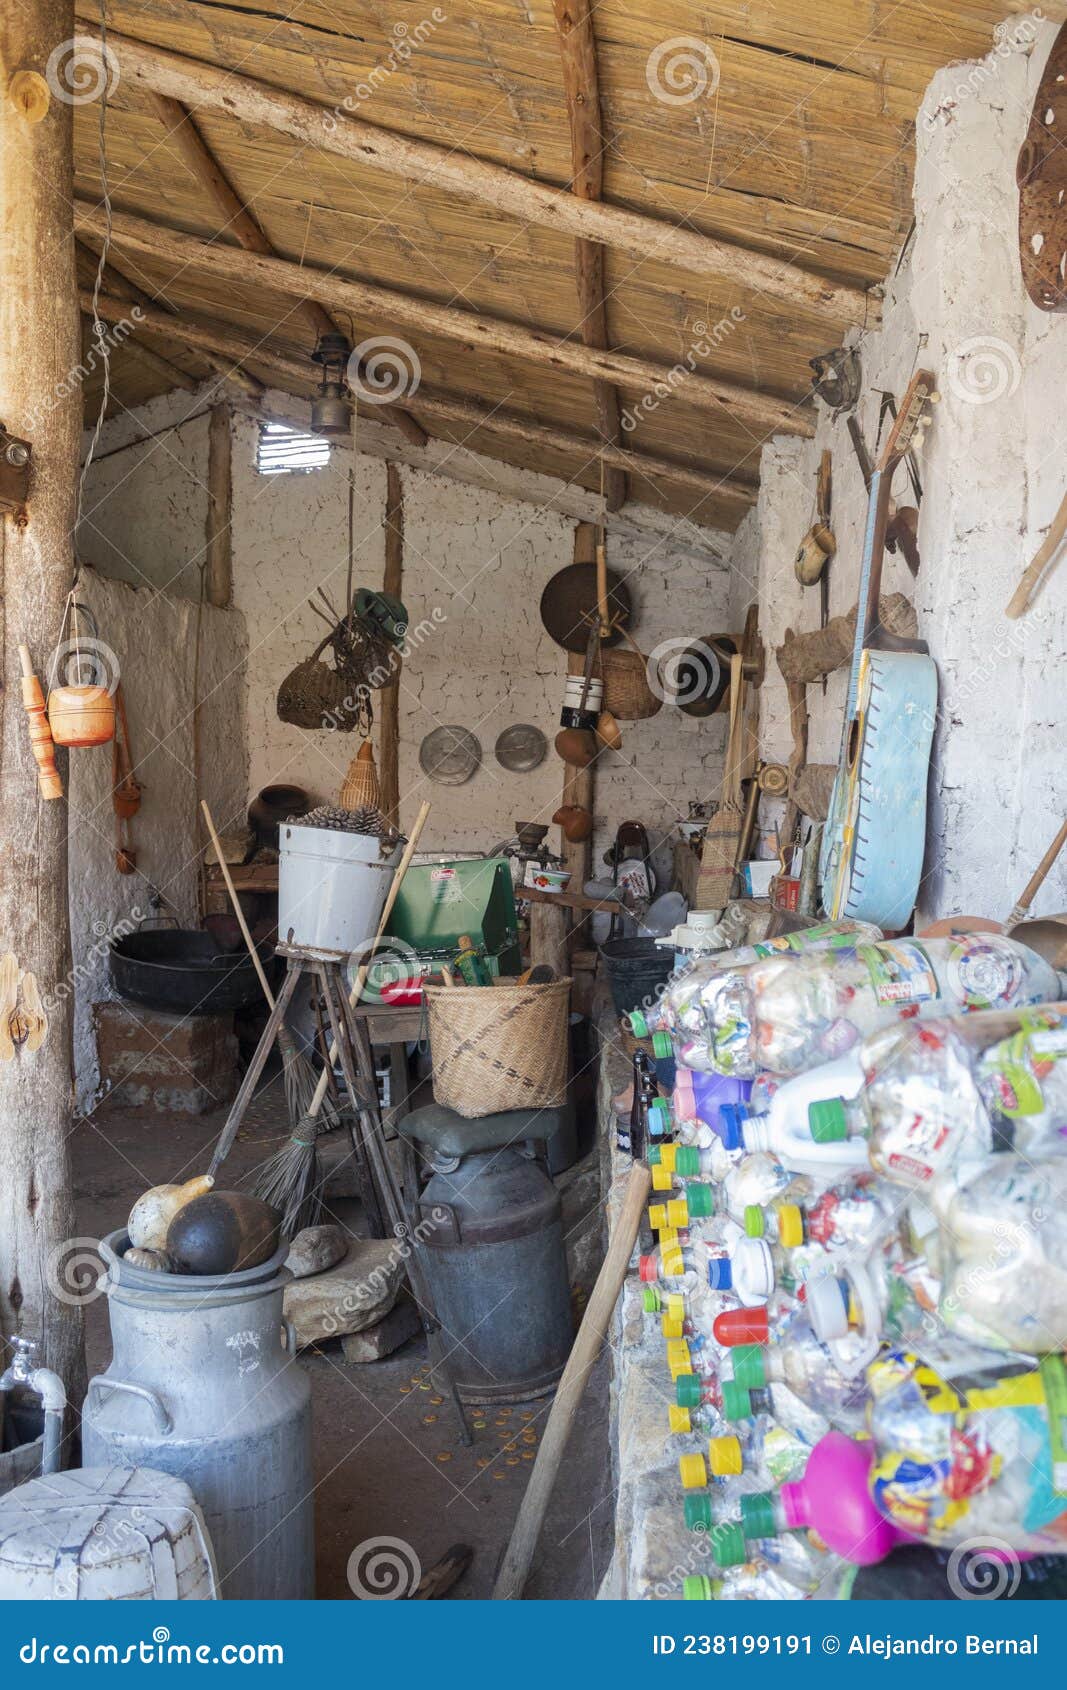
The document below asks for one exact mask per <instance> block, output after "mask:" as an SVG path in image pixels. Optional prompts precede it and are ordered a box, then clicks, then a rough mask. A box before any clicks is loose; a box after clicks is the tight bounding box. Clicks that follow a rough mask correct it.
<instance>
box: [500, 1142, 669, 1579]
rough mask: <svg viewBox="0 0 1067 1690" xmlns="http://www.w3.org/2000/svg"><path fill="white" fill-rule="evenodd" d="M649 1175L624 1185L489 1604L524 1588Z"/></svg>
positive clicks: (642, 1170) (639, 1173)
mask: <svg viewBox="0 0 1067 1690" xmlns="http://www.w3.org/2000/svg"><path fill="white" fill-rule="evenodd" d="M651 1183H652V1176H651V1174H650V1173H649V1171H648V1169H647V1168H646V1167H645V1166H644V1164H643V1163H638V1164H637V1165H635V1167H634V1168H633V1170H632V1171H631V1173H630V1178H629V1180H628V1181H627V1183H626V1195H625V1197H624V1199H623V1205H622V1208H621V1210H620V1211H619V1216H618V1219H617V1221H616V1224H615V1232H614V1235H613V1237H612V1240H611V1244H610V1245H609V1247H608V1253H607V1255H606V1256H605V1257H604V1260H603V1263H602V1264H601V1268H600V1272H599V1273H598V1274H597V1281H596V1284H595V1285H594V1286H593V1294H592V1296H591V1297H590V1299H589V1302H588V1303H587V1304H586V1310H585V1315H584V1316H583V1319H582V1324H581V1326H580V1327H579V1328H578V1336H577V1338H576V1339H575V1341H574V1348H573V1349H572V1350H571V1353H570V1355H569V1357H568V1358H567V1365H566V1367H565V1368H564V1369H563V1377H562V1379H561V1380H560V1382H559V1388H558V1389H557V1391H556V1400H555V1402H554V1403H553V1404H552V1407H551V1409H550V1410H549V1415H548V1419H547V1421H546V1422H545V1430H544V1434H543V1436H542V1438H541V1447H540V1449H539V1450H538V1451H537V1460H536V1461H535V1462H534V1465H533V1472H532V1473H531V1474H530V1482H529V1484H528V1485H527V1487H526V1494H525V1496H524V1497H523V1499H522V1502H521V1504H520V1506H519V1514H518V1518H517V1519H516V1521H515V1527H514V1530H513V1531H512V1534H511V1541H510V1542H509V1544H508V1546H507V1549H506V1550H505V1552H504V1560H503V1562H502V1564H501V1568H500V1573H499V1575H498V1577H497V1581H496V1584H495V1586H494V1587H493V1601H494V1602H511V1601H518V1600H519V1598H521V1596H522V1593H523V1590H524V1589H525V1587H526V1580H527V1578H528V1577H529V1573H530V1565H531V1563H532V1561H533V1557H534V1550H535V1549H536V1548H537V1540H538V1538H539V1537H540V1535H541V1527H542V1525H543V1524H544V1518H545V1513H546V1511H547V1509H548V1503H549V1498H550V1497H551V1495H552V1487H553V1485H554V1484H555V1482H556V1474H557V1473H558V1472H559V1464H560V1462H561V1461H562V1459H563V1452H564V1450H565V1449H566V1447H567V1443H568V1440H569V1438H570V1435H571V1427H572V1426H573V1424H574V1416H575V1414H576V1413H577V1412H578V1404H579V1403H580V1402H581V1400H582V1395H583V1393H584V1391H585V1387H586V1385H587V1384H588V1382H589V1375H590V1373H591V1372H592V1370H593V1364H594V1363H595V1361H596V1359H597V1356H598V1355H599V1353H600V1346H601V1344H602V1343H603V1342H604V1338H605V1335H606V1333H607V1330H608V1323H609V1321H610V1320H611V1316H612V1313H613V1312H614V1309H615V1304H616V1303H617V1302H618V1299H619V1292H620V1291H621V1290H622V1284H623V1280H624V1279H625V1278H626V1272H627V1269H628V1268H629V1266H630V1257H631V1256H632V1255H633V1248H634V1244H635V1243H636V1241H637V1233H638V1229H639V1227H640V1225H641V1216H642V1214H643V1213H644V1207H645V1199H646V1198H647V1196H648V1193H649V1188H650V1186H651Z"/></svg>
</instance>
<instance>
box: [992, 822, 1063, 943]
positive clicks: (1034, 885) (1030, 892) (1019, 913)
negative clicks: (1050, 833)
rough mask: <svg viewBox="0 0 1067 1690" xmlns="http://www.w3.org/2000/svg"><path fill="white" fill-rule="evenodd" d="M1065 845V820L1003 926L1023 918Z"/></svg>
mask: <svg viewBox="0 0 1067 1690" xmlns="http://www.w3.org/2000/svg"><path fill="white" fill-rule="evenodd" d="M1065 845H1067V821H1065V822H1064V824H1063V826H1062V827H1061V828H1060V831H1059V833H1057V835H1056V837H1055V839H1054V840H1053V841H1052V844H1051V845H1050V846H1049V848H1048V850H1047V851H1046V852H1045V855H1044V856H1043V857H1042V859H1041V861H1040V862H1039V863H1038V865H1037V868H1036V869H1035V870H1034V873H1033V874H1032V875H1031V877H1030V880H1029V881H1028V883H1027V887H1026V891H1025V892H1024V893H1023V895H1022V897H1021V898H1020V899H1019V902H1018V903H1017V904H1016V906H1015V908H1014V909H1013V910H1012V912H1011V914H1010V915H1009V917H1008V919H1007V921H1006V922H1005V923H1004V926H1005V928H1008V927H1014V926H1015V923H1016V922H1017V921H1023V920H1024V919H1025V917H1026V914H1027V911H1028V910H1029V908H1030V905H1031V904H1032V903H1033V901H1034V899H1035V898H1036V897H1037V894H1038V892H1039V891H1040V890H1041V888H1042V886H1043V885H1044V883H1045V881H1046V880H1047V878H1048V876H1049V873H1050V872H1051V869H1052V865H1053V863H1054V862H1055V861H1056V858H1057V857H1058V856H1059V854H1060V852H1061V851H1062V850H1063V847H1064V846H1065Z"/></svg>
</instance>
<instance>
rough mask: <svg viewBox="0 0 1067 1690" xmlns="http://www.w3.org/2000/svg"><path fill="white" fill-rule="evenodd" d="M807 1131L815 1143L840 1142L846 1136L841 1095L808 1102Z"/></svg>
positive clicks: (846, 1129) (845, 1122) (846, 1122)
mask: <svg viewBox="0 0 1067 1690" xmlns="http://www.w3.org/2000/svg"><path fill="white" fill-rule="evenodd" d="M808 1131H809V1132H810V1133H811V1136H812V1138H813V1139H814V1140H815V1142H816V1144H840V1143H841V1142H842V1141H843V1140H844V1139H846V1138H847V1137H848V1116H847V1115H846V1113H845V1100H844V1098H843V1097H823V1098H819V1099H817V1101H816V1102H815V1103H809V1104H808Z"/></svg>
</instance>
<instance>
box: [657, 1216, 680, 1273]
mask: <svg viewBox="0 0 1067 1690" xmlns="http://www.w3.org/2000/svg"><path fill="white" fill-rule="evenodd" d="M668 1245H676V1246H677V1248H678V1252H679V1255H680V1254H681V1248H682V1247H681V1245H680V1244H679V1243H678V1228H677V1227H676V1226H665V1227H664V1228H663V1231H662V1232H661V1233H660V1235H659V1247H660V1254H661V1255H662V1253H663V1251H664V1250H665V1249H666V1248H667V1246H668ZM683 1271H684V1270H683V1269H682V1268H679V1269H678V1272H679V1273H682V1272H683Z"/></svg>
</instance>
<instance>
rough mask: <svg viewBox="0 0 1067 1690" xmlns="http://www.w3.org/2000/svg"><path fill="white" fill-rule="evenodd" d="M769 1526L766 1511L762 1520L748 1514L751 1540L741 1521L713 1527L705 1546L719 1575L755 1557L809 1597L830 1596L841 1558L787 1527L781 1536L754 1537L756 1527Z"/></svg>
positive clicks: (836, 1582) (768, 1532) (732, 1521)
mask: <svg viewBox="0 0 1067 1690" xmlns="http://www.w3.org/2000/svg"><path fill="white" fill-rule="evenodd" d="M770 1523H771V1522H770V1513H769V1510H766V1509H765V1510H764V1511H763V1518H762V1520H760V1519H759V1518H758V1516H757V1512H756V1511H755V1510H753V1511H751V1512H750V1518H749V1521H748V1529H749V1530H750V1531H751V1532H752V1534H753V1535H752V1536H751V1537H746V1535H745V1529H746V1528H745V1526H744V1525H743V1524H742V1523H741V1521H740V1520H730V1521H725V1522H722V1523H720V1524H718V1525H715V1526H713V1527H712V1529H711V1531H710V1532H709V1533H708V1544H709V1547H710V1549H711V1554H712V1559H713V1560H714V1562H715V1565H716V1567H717V1568H719V1570H720V1572H723V1573H728V1572H729V1570H730V1569H732V1568H741V1567H745V1566H747V1565H748V1564H749V1563H750V1562H751V1561H752V1559H753V1557H755V1558H756V1560H757V1562H758V1563H765V1564H766V1565H767V1566H769V1567H771V1568H772V1569H774V1570H775V1571H776V1572H777V1573H778V1574H779V1576H781V1577H782V1578H788V1579H790V1580H791V1581H795V1582H796V1583H798V1584H799V1585H801V1587H802V1588H803V1589H805V1591H806V1593H807V1594H808V1595H809V1596H811V1597H814V1598H816V1599H818V1598H819V1596H820V1595H826V1596H830V1595H832V1594H833V1593H834V1592H835V1590H836V1588H837V1585H838V1582H839V1578H840V1569H841V1565H842V1562H841V1557H840V1556H838V1555H834V1554H832V1553H831V1552H830V1551H829V1550H828V1549H824V1548H822V1547H820V1546H819V1545H818V1544H817V1543H816V1541H815V1539H814V1538H813V1537H811V1536H809V1535H808V1534H807V1533H806V1532H802V1531H792V1530H790V1529H789V1528H788V1527H786V1528H785V1529H784V1530H783V1531H782V1532H781V1533H780V1534H779V1533H778V1532H777V1531H776V1530H768V1531H767V1532H766V1533H765V1534H763V1535H762V1536H757V1535H756V1531H757V1526H758V1525H759V1524H763V1525H768V1526H769V1525H770Z"/></svg>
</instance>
